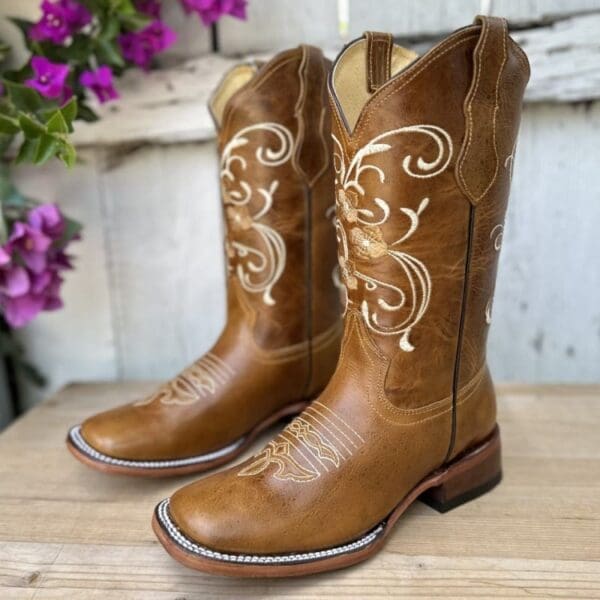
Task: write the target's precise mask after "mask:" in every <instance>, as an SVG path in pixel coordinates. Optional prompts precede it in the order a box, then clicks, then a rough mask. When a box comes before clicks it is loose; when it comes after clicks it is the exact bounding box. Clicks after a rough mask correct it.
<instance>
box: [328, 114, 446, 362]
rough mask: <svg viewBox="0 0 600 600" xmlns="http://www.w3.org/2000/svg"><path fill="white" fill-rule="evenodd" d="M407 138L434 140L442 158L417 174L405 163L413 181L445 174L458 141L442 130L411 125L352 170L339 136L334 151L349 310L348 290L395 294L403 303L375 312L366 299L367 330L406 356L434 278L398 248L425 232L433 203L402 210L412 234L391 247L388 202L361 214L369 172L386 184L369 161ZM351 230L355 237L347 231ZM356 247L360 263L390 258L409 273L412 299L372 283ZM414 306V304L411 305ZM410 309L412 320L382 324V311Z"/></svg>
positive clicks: (364, 153)
mask: <svg viewBox="0 0 600 600" xmlns="http://www.w3.org/2000/svg"><path fill="white" fill-rule="evenodd" d="M405 133H419V134H425V135H427V136H429V137H430V138H431V139H432V140H433V141H434V142H435V144H436V146H437V155H436V157H435V158H434V159H433V160H431V161H427V160H425V159H424V158H423V157H422V156H419V157H418V158H417V159H416V169H417V170H414V169H413V157H412V155H410V154H409V155H407V156H405V157H404V160H403V161H402V169H403V170H404V172H405V173H406V174H407V175H409V176H410V177H415V178H418V179H427V178H430V177H435V176H436V175H439V174H440V173H442V172H443V171H444V170H445V169H446V167H447V166H448V164H449V163H450V159H451V158H452V151H453V149H452V139H451V138H450V136H449V135H448V133H447V132H446V131H445V130H443V129H442V128H441V127H438V126H436V125H411V126H407V127H400V128H398V129H393V130H391V131H386V132H384V133H382V134H380V135H378V136H377V137H375V138H373V139H372V140H371V141H370V142H368V143H367V144H366V145H365V146H363V147H362V148H360V149H359V150H358V151H357V152H356V154H355V155H354V157H353V158H352V160H351V161H350V162H349V164H348V165H347V162H348V161H347V160H346V156H345V153H344V150H343V147H342V145H341V143H340V141H339V140H338V139H337V138H336V137H335V135H333V141H334V144H335V146H336V149H337V151H334V154H333V156H334V168H335V172H336V186H337V194H336V203H337V207H338V215H339V216H340V217H341V219H340V218H337V219H336V231H337V238H338V248H339V254H338V258H339V262H340V269H341V273H342V279H343V281H344V285H345V287H346V308H347V307H348V304H349V303H350V302H351V300H350V298H349V294H348V290H349V289H350V290H353V289H357V288H358V285H359V281H361V282H362V283H363V286H364V290H365V291H366V292H375V291H377V290H380V289H385V290H388V291H389V292H392V293H393V294H394V295H395V296H396V297H397V301H396V302H394V303H390V302H388V301H386V300H385V299H384V298H382V297H381V296H380V295H378V296H377V297H376V301H375V304H376V308H374V309H372V307H371V306H370V305H369V303H368V302H367V300H365V299H363V301H362V302H361V305H360V311H361V314H362V316H363V318H364V321H365V324H366V325H367V327H368V328H369V329H371V330H372V331H374V332H376V333H378V334H381V335H386V336H387V335H393V336H396V335H397V336H399V346H400V348H401V349H402V350H404V351H405V352H411V351H413V350H414V346H413V345H412V344H411V343H410V339H409V336H410V333H411V331H412V329H413V328H414V326H415V325H416V324H417V323H418V322H419V321H420V320H421V318H422V317H423V315H424V314H425V312H426V310H427V307H428V305H429V300H430V297H431V286H432V284H431V277H430V275H429V271H428V270H427V267H426V266H425V265H424V264H423V262H421V261H420V260H419V259H417V258H415V257H414V256H411V255H410V254H407V253H406V252H402V251H400V250H397V249H395V248H393V247H394V246H399V245H401V244H402V243H403V242H405V241H406V240H408V239H409V238H410V237H411V236H412V235H413V234H414V233H415V231H416V230H417V228H418V226H419V218H420V216H421V213H422V212H423V211H424V210H425V208H426V207H427V205H428V203H429V198H423V199H422V200H421V202H420V204H419V207H418V209H417V210H416V211H415V210H413V209H410V208H406V207H401V208H400V211H401V212H402V213H404V214H405V215H406V217H407V218H408V220H409V223H408V228H407V229H406V231H405V232H404V234H403V235H402V236H401V237H399V238H398V239H397V240H395V241H394V242H392V243H391V244H388V243H387V242H386V241H385V240H384V237H383V232H382V230H381V229H380V226H381V225H384V224H385V223H386V222H387V220H388V219H389V217H390V214H391V211H390V206H389V204H388V203H387V202H386V201H385V200H384V199H382V198H379V197H374V199H373V203H374V204H375V206H376V208H377V211H378V212H379V213H380V215H379V217H377V213H376V212H374V211H373V210H371V209H370V208H361V207H360V200H361V199H362V198H363V197H364V196H365V189H364V188H363V186H362V185H361V184H360V181H359V180H360V178H361V175H362V174H363V173H365V172H366V171H373V172H374V173H375V174H376V175H377V177H378V179H379V181H380V182H381V183H384V182H385V173H384V172H383V170H382V169H381V168H379V167H377V166H375V165H372V164H363V161H364V160H365V158H367V157H369V156H373V155H374V154H380V153H382V152H387V151H388V150H390V149H391V148H392V146H391V145H390V144H385V143H381V142H382V140H383V139H385V138H388V137H391V136H393V135H398V134H405ZM346 228H349V229H350V231H349V233H348V232H347V231H346ZM350 247H351V249H352V254H353V255H354V256H355V257H356V258H358V259H359V260H373V259H377V258H381V257H383V256H389V257H391V258H392V259H393V260H394V261H396V262H397V263H398V264H399V265H400V266H401V267H402V270H403V271H404V273H405V275H406V278H407V280H408V284H409V291H410V293H407V292H405V291H404V290H402V289H400V288H399V287H397V286H395V285H392V284H391V283H387V282H384V281H381V280H379V279H375V278H374V277H370V276H369V275H367V274H365V273H363V272H362V271H360V270H358V269H357V268H356V266H355V264H354V261H353V260H352V259H351V258H350V255H351V253H350ZM409 303H410V304H409ZM407 305H409V313H408V316H407V317H406V318H405V319H404V320H403V321H402V322H400V323H398V324H396V325H393V326H384V325H383V324H381V323H380V322H379V321H380V318H379V316H378V310H379V309H381V310H383V311H386V312H387V313H391V312H397V311H399V310H400V309H402V308H405V307H406V306H407Z"/></svg>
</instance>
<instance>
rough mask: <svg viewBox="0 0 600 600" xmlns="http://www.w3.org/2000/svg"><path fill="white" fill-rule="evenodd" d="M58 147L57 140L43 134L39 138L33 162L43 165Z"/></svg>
mask: <svg viewBox="0 0 600 600" xmlns="http://www.w3.org/2000/svg"><path fill="white" fill-rule="evenodd" d="M59 114H60V113H59ZM58 148H59V140H58V138H56V137H55V136H53V135H48V134H46V135H43V136H42V137H41V138H40V143H39V145H38V149H37V154H36V155H35V159H34V161H33V162H34V163H35V164H36V165H43V164H44V163H45V162H46V161H48V160H49V159H51V158H52V157H53V156H54V155H55V154H56V152H57V151H58Z"/></svg>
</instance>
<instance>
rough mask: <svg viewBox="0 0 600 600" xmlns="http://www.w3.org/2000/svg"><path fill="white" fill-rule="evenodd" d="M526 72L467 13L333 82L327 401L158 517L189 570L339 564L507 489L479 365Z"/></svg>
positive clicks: (383, 42)
mask: <svg viewBox="0 0 600 600" xmlns="http://www.w3.org/2000/svg"><path fill="white" fill-rule="evenodd" d="M527 79H528V64H527V59H526V57H525V55H524V53H523V52H522V51H521V49H520V48H519V47H518V46H517V45H516V44H515V43H514V42H513V41H512V40H511V39H510V38H509V37H508V35H507V30H506V23H505V21H504V20H502V19H497V18H481V17H480V18H478V20H477V24H476V25H474V26H471V27H466V28H464V29H461V30H459V31H457V32H456V33H454V34H453V35H451V36H450V37H449V38H447V39H446V40H444V41H443V42H441V43H440V44H438V45H437V46H435V47H434V48H433V49H432V50H430V51H429V52H428V53H427V54H425V55H424V56H423V57H421V58H419V59H415V58H414V56H413V55H412V53H410V52H408V51H406V50H403V49H402V48H399V47H397V46H394V45H393V44H392V41H391V36H388V35H384V34H372V33H368V34H366V36H365V37H364V38H361V39H359V40H356V41H355V42H353V43H351V44H350V45H349V46H348V47H347V48H346V49H345V50H344V51H343V52H342V54H341V55H340V56H339V57H338V59H337V61H336V63H335V65H334V68H333V71H332V74H331V75H330V95H331V100H332V104H333V111H334V112H333V114H334V125H333V132H334V152H335V168H336V173H337V196H336V199H337V230H338V239H339V260H340V265H341V271H342V275H343V281H344V283H345V286H346V289H347V311H346V316H345V332H344V339H343V342H342V352H341V356H340V361H339V364H338V367H337V370H336V372H335V374H334V376H333V378H332V380H331V381H330V383H329V385H328V386H327V388H326V389H325V391H324V393H323V394H322V395H321V396H320V397H319V398H318V399H317V400H315V401H314V402H313V403H312V405H311V406H310V407H309V408H307V409H306V410H305V411H304V412H303V413H302V414H301V415H300V416H299V417H297V418H296V419H295V420H294V421H292V422H291V423H290V424H289V425H288V426H287V427H286V429H285V430H284V431H283V432H282V433H281V434H279V435H278V436H277V437H276V438H275V439H274V440H273V441H272V442H270V443H269V444H268V446H267V447H266V448H264V450H262V451H261V452H259V453H258V454H256V455H255V456H254V457H252V458H251V459H249V460H248V461H246V462H244V463H242V464H241V465H239V466H237V467H234V468H231V469H228V470H226V471H224V472H221V473H218V474H216V475H213V476H211V477H209V478H206V479H204V480H202V481H199V482H197V483H194V484H192V485H189V486H187V487H184V488H182V489H181V490H179V491H178V492H176V493H175V494H174V495H173V496H172V497H171V498H170V500H165V501H163V502H162V503H161V504H159V505H158V507H157V510H156V512H155V516H154V528H155V531H156V533H157V535H158V537H159V539H160V541H161V542H162V543H163V545H164V546H165V547H166V549H167V551H168V552H169V553H170V554H172V555H173V556H174V557H175V558H176V559H177V560H179V561H181V562H183V563H184V564H186V565H188V566H190V567H193V568H196V569H200V570H203V571H208V572H212V573H220V574H226V575H253V576H284V575H300V574H306V573H315V572H318V571H326V570H330V569H336V568H339V567H344V566H347V565H350V564H353V563H356V562H359V561H361V560H364V559H365V558H367V557H369V556H370V555H372V554H373V553H374V552H376V551H377V550H379V549H380V548H381V546H382V544H383V541H384V539H385V538H386V536H387V535H389V533H390V531H391V529H392V526H393V525H394V523H395V522H396V521H397V519H398V518H399V516H400V515H401V514H402V513H403V512H404V511H405V510H406V508H407V507H408V506H409V505H410V504H411V503H412V502H414V501H415V500H417V499H418V498H420V499H421V500H423V501H425V502H427V503H428V504H430V505H432V506H433V507H434V508H436V509H438V510H440V511H445V510H448V509H449V508H451V507H453V506H456V505H457V504H460V503H462V502H465V501H466V500H469V499H471V498H474V497H476V496H478V495H479V494H481V493H483V492H485V491H487V490H489V489H490V488H492V487H493V486H494V485H496V484H497V483H498V481H499V480H500V474H501V471H500V438H499V433H498V427H497V425H496V406H495V397H494V388H493V385H492V381H491V379H490V374H489V371H488V368H487V365H486V358H485V345H486V337H487V332H488V327H489V322H490V314H491V302H492V295H493V290H494V282H495V277H496V264H497V260H498V250H499V249H500V242H501V238H502V229H503V223H504V214H505V210H506V205H507V199H508V190H509V185H510V178H511V169H512V162H513V157H514V147H515V140H516V137H517V130H518V127H519V118H520V111H521V102H522V98H523V91H524V88H525V85H526V82H527Z"/></svg>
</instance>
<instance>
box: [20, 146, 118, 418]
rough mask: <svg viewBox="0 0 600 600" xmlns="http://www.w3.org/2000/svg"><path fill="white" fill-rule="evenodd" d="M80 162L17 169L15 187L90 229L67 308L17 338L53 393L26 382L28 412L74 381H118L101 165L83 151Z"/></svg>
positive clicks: (72, 275) (69, 281) (77, 251)
mask: <svg viewBox="0 0 600 600" xmlns="http://www.w3.org/2000/svg"><path fill="white" fill-rule="evenodd" d="M79 158H80V162H79V163H78V164H77V166H76V167H75V168H74V169H72V170H69V169H66V168H65V167H64V166H63V165H62V164H58V163H57V162H52V163H47V164H46V165H44V166H42V167H40V166H31V165H24V166H18V167H15V168H14V169H13V170H12V174H13V176H14V179H15V184H16V185H17V186H18V187H19V189H20V190H21V191H22V192H23V193H24V194H26V195H28V196H30V197H31V198H35V199H37V200H40V201H42V202H57V203H58V204H59V205H60V206H61V208H62V210H64V211H65V213H66V214H68V215H70V216H71V217H73V218H74V219H77V220H78V221H80V222H81V223H83V225H84V230H83V235H82V239H81V241H79V242H75V243H73V245H72V247H71V250H72V254H73V255H74V257H75V261H74V262H75V271H73V272H68V273H66V275H65V283H64V286H63V292H62V298H63V300H64V303H65V306H64V308H63V309H61V310H58V311H54V312H45V313H41V314H40V315H38V317H37V318H36V319H35V320H34V321H32V322H31V323H30V324H29V325H28V326H27V327H25V328H23V329H21V330H18V331H17V332H16V335H17V339H19V340H20V341H21V342H22V343H23V345H24V347H25V348H26V349H27V357H28V359H29V360H30V361H31V362H32V363H33V364H35V365H37V366H38V367H39V368H40V369H41V370H42V372H43V373H44V374H45V375H46V376H47V378H48V384H49V387H48V389H40V388H36V387H34V386H31V385H30V384H28V383H27V382H23V386H24V390H23V391H24V398H23V399H24V404H25V407H27V406H31V405H33V404H35V403H36V402H38V401H39V400H40V398H41V397H42V396H44V395H46V394H47V393H48V392H49V391H52V390H55V389H57V388H58V387H60V386H62V385H64V384H65V383H67V382H69V381H73V379H114V378H115V377H116V376H117V369H116V366H117V362H116V358H117V357H116V352H115V339H114V331H113V313H112V303H111V298H110V288H109V280H108V273H109V265H108V257H107V254H106V251H105V230H104V224H105V221H104V215H103V207H102V197H101V182H100V179H99V173H100V168H101V167H100V162H99V160H98V155H97V153H96V152H93V151H87V152H86V151H83V152H80V155H79Z"/></svg>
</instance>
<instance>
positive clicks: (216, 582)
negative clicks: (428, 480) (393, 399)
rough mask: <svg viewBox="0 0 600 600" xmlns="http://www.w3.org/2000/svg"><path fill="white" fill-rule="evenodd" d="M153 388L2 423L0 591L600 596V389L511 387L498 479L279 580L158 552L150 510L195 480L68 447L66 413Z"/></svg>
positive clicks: (121, 391) (165, 597)
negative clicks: (334, 563)
mask: <svg viewBox="0 0 600 600" xmlns="http://www.w3.org/2000/svg"><path fill="white" fill-rule="evenodd" d="M152 387H153V384H147V383H138V384H120V385H116V384H101V385H73V386H70V387H69V388H67V389H66V390H63V391H62V392H60V393H59V394H57V395H56V396H55V397H54V398H52V399H51V400H50V401H48V402H46V403H44V404H42V405H41V406H39V407H37V408H35V409H34V410H32V411H31V412H30V413H28V414H27V415H26V416H25V417H24V418H22V419H21V420H20V421H18V422H17V423H16V424H14V425H13V426H12V427H11V428H9V429H8V430H7V431H5V432H4V433H3V434H1V435H0V481H1V482H2V485H0V597H1V598H2V599H3V600H4V599H6V600H12V599H14V600H27V599H32V600H33V599H35V600H46V599H57V600H58V599H60V600H63V599H65V598H69V599H73V600H79V599H92V598H102V599H103V600H104V599H109V600H112V599H114V600H117V599H118V600H133V599H136V600H142V599H143V600H175V599H183V598H186V599H188V600H191V599H192V598H194V599H195V598H203V599H204V598H206V599H211V598H242V597H243V598H255V599H259V598H266V597H268V598H286V599H288V600H289V599H297V600H306V599H311V598H314V599H315V600H316V599H319V600H326V599H331V600H333V599H335V598H356V599H361V600H362V599H364V598H373V599H375V598H377V599H378V598H413V599H414V598H440V599H441V598H444V599H445V600H448V599H464V598H478V599H480V598H486V599H487V598H531V597H539V598H565V599H568V600H573V599H575V598H586V599H588V600H589V599H594V598H600V544H599V543H598V540H599V539H600V506H599V504H598V497H599V496H600V438H599V437H598V429H599V428H600V387H598V386H593V387H592V386H588V387H581V386H563V387H548V386H538V387H536V386H508V387H502V388H501V389H500V403H499V422H500V425H501V430H502V438H503V455H504V480H503V482H502V483H501V485H500V486H499V487H497V488H496V489H495V490H494V491H492V492H491V493H489V494H486V495H485V496H483V497H481V498H479V499H478V500H476V501H473V502H471V503H467V504H465V505H463V506H461V507H459V508H457V509H455V510H453V511H451V512H448V513H446V514H445V515H440V514H438V513H436V512H435V511H434V510H433V509H431V508H429V507H427V506H425V505H423V504H420V503H416V504H415V505H414V506H413V507H411V509H410V510H409V511H408V512H407V513H406V515H405V516H404V517H403V519H402V520H401V521H400V522H399V524H398V525H397V526H396V529H395V530H394V532H393V534H392V535H391V536H390V539H389V541H388V543H387V544H386V546H385V548H384V550H383V551H382V552H381V553H379V554H378V555H377V556H375V557H374V558H373V559H372V560H370V561H368V562H366V563H363V564H362V565H358V566H356V567H353V568H349V569H346V570H344V571H340V572H336V573H329V574H323V575H318V576H313V577H307V578H299V579H284V580H265V579H258V580H241V579H228V578H219V577H214V576H209V575H203V574H202V573H197V572H194V571H191V570H188V569H186V568H184V567H182V566H181V565H179V564H178V563H176V562H175V561H173V560H172V559H171V558H170V557H169V556H168V555H167V554H166V553H165V552H164V551H163V550H162V548H161V547H160V546H159V544H158V542H157V541H156V540H155V538H154V535H153V533H152V531H151V528H150V517H151V514H152V509H153V507H154V506H155V504H156V503H157V502H159V501H160V500H161V499H162V498H164V497H166V496H168V495H169V494H171V493H172V492H173V491H174V490H175V489H177V488H178V487H180V486H181V485H183V484H185V483H186V482H188V481H191V480H192V479H193V477H188V478H181V479H168V480H163V481H160V480H149V481H145V480H140V479H135V478H127V477H110V476H107V475H103V474H100V473H96V472H94V471H91V470H90V469H88V468H86V467H84V466H83V465H81V464H79V463H78V462H76V461H75V460H74V459H73V458H72V457H71V455H70V454H68V452H67V450H66V449H65V447H64V435H65V432H66V429H67V427H68V426H69V425H71V424H74V423H77V422H79V421H80V420H81V419H82V418H84V417H85V416H86V415H88V414H91V413H93V412H95V411H98V410H101V409H104V408H108V407H109V406H113V405H115V404H117V403H118V402H121V401H124V400H133V399H134V398H136V397H139V396H141V395H142V394H144V393H146V392H148V391H149V390H150V389H151V388H152ZM262 443H264V440H263V441H261V442H259V443H258V444H257V445H256V446H255V448H258V447H259V444H262Z"/></svg>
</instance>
